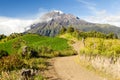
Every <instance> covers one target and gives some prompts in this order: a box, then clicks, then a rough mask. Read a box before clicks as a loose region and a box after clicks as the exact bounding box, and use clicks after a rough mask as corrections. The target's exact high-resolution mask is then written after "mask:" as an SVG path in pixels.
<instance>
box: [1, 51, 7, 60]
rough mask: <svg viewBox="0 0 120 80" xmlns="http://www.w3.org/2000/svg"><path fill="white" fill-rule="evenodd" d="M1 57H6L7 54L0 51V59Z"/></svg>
mask: <svg viewBox="0 0 120 80" xmlns="http://www.w3.org/2000/svg"><path fill="white" fill-rule="evenodd" d="M3 56H8V52H7V51H5V50H0V58H2V57H3Z"/></svg>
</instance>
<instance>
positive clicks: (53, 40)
mask: <svg viewBox="0 0 120 80" xmlns="http://www.w3.org/2000/svg"><path fill="white" fill-rule="evenodd" d="M58 42H59V43H58ZM17 44H18V47H21V46H24V45H28V46H30V47H33V48H35V49H36V48H40V47H49V48H51V49H53V50H57V51H59V50H65V49H68V48H69V46H68V44H67V40H66V39H62V38H58V37H46V36H39V35H36V34H26V35H23V36H21V37H18V38H15V39H12V40H9V41H7V42H3V43H0V50H6V51H7V52H8V53H9V54H12V53H15V51H16V50H14V46H17Z"/></svg>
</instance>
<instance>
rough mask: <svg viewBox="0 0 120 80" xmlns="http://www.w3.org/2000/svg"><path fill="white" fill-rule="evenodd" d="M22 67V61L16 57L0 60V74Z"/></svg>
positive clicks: (11, 56)
mask: <svg viewBox="0 0 120 80" xmlns="http://www.w3.org/2000/svg"><path fill="white" fill-rule="evenodd" d="M23 65H24V63H23V61H22V60H21V59H19V58H18V57H17V56H16V55H10V56H7V57H2V58H1V59H0V72H1V71H11V70H15V69H20V68H22V67H23Z"/></svg>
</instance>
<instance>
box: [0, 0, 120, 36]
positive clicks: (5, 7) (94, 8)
mask: <svg viewBox="0 0 120 80" xmlns="http://www.w3.org/2000/svg"><path fill="white" fill-rule="evenodd" d="M119 3H120V0H0V33H5V34H8V33H11V32H13V31H14V30H16V28H17V30H16V31H17V32H19V31H23V28H24V27H25V26H27V25H30V24H31V22H33V21H34V19H35V18H38V17H39V16H41V14H43V13H45V12H49V11H51V10H61V11H63V12H64V13H70V14H73V15H75V16H79V17H80V18H82V19H84V20H86V21H89V22H94V23H105V24H112V25H116V26H120V23H119V21H120V5H119ZM21 24H22V25H23V26H21ZM10 25H11V26H10ZM1 26H2V27H1ZM6 28H10V32H8V31H7V30H5V29H6Z"/></svg>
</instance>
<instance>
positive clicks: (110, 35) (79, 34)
mask: <svg viewBox="0 0 120 80" xmlns="http://www.w3.org/2000/svg"><path fill="white" fill-rule="evenodd" d="M64 33H71V34H72V35H73V36H75V37H77V38H80V37H83V38H87V37H94V38H105V39H118V36H117V34H115V33H113V32H110V33H108V34H106V33H102V32H98V31H88V32H84V31H81V30H77V29H75V28H73V27H71V26H70V27H68V28H65V27H63V28H62V29H61V30H60V34H64Z"/></svg>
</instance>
